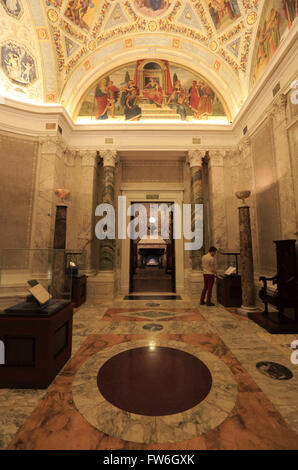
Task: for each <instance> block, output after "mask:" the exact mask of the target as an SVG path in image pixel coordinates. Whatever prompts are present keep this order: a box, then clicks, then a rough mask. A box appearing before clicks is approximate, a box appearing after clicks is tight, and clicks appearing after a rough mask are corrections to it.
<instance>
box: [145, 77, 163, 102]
mask: <svg viewBox="0 0 298 470" xmlns="http://www.w3.org/2000/svg"><path fill="white" fill-rule="evenodd" d="M144 97H145V98H146V99H147V100H148V101H149V102H150V103H155V104H156V106H158V107H161V104H162V88H161V86H160V84H159V83H158V81H157V80H156V78H154V77H150V82H149V83H147V85H146V86H145V89H144Z"/></svg>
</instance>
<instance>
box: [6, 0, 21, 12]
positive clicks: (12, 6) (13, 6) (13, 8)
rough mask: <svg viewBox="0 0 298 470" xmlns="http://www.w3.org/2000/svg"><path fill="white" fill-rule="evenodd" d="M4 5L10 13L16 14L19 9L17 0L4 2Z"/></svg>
mask: <svg viewBox="0 0 298 470" xmlns="http://www.w3.org/2000/svg"><path fill="white" fill-rule="evenodd" d="M4 3H5V4H6V6H7V8H8V10H9V11H10V12H11V13H17V12H18V11H19V9H20V5H19V2H18V0H6V1H5V2H4Z"/></svg>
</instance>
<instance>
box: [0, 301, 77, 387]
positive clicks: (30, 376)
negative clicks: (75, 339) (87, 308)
mask: <svg viewBox="0 0 298 470" xmlns="http://www.w3.org/2000/svg"><path fill="white" fill-rule="evenodd" d="M54 302H56V308H55V309H53V310H52V311H49V312H43V313H37V312H36V311H34V305H33V304H32V311H30V305H28V303H27V304H26V302H24V303H23V304H20V305H19V306H16V307H20V308H19V309H18V308H16V307H13V308H14V309H15V310H14V311H12V312H9V313H7V312H1V313H0V340H2V341H3V342H4V346H5V364H4V365H1V366H0V388H47V387H48V386H49V385H50V383H51V382H52V381H53V379H54V378H55V377H56V375H57V374H58V372H59V371H60V370H61V369H62V367H63V366H64V365H65V363H66V362H67V361H68V359H69V358H70V356H71V346H72V316H73V308H72V305H71V304H70V303H69V302H63V301H62V302H60V304H61V307H60V306H59V305H58V307H57V301H54ZM22 308H23V311H22Z"/></svg>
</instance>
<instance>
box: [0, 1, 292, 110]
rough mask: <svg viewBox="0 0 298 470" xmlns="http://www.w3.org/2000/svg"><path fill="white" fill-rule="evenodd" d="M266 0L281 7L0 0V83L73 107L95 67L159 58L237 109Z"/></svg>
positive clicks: (7, 89)
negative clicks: (196, 77) (204, 82)
mask: <svg viewBox="0 0 298 470" xmlns="http://www.w3.org/2000/svg"><path fill="white" fill-rule="evenodd" d="M270 2H271V3H272V6H273V7H275V6H276V5H275V4H280V5H279V8H282V1H281V0H280V1H279V0H231V1H225V0H200V1H198V0H184V1H183V0H167V1H166V0H161V1H158V0H0V31H1V32H0V45H1V64H0V65H1V68H0V86H1V89H2V92H3V93H5V94H7V95H10V96H14V97H17V98H21V99H26V100H30V101H32V102H37V103H61V104H63V105H64V106H65V107H66V108H67V109H68V111H69V112H70V114H74V113H75V109H76V108H77V106H78V103H79V100H80V98H81V97H82V95H83V93H84V92H85V91H86V90H87V89H88V87H90V85H91V84H92V83H93V82H94V81H95V80H96V78H97V77H99V76H100V75H102V74H104V73H108V72H109V70H112V69H115V68H116V67H118V66H120V65H123V64H125V63H131V62H133V61H135V60H137V59H140V58H161V59H167V60H171V61H172V62H175V63H177V64H179V65H182V66H185V67H187V68H189V69H192V70H194V71H196V72H198V73H200V74H201V75H202V76H205V77H206V78H207V79H208V80H209V82H210V83H211V84H212V85H213V87H214V89H216V90H218V92H219V93H220V95H221V96H222V97H223V99H224V100H225V102H226V103H228V106H229V110H230V113H231V115H235V114H236V112H237V111H238V110H239V108H240V107H241V105H242V104H243V102H244V100H245V99H246V97H247V95H248V93H249V91H250V88H251V86H252V68H253V62H254V61H253V59H254V57H255V55H256V50H257V30H258V25H259V23H260V19H261V16H262V14H263V13H262V12H263V10H264V9H265V8H266V5H267V6H268V4H269V3H270ZM284 21H285V19H284Z"/></svg>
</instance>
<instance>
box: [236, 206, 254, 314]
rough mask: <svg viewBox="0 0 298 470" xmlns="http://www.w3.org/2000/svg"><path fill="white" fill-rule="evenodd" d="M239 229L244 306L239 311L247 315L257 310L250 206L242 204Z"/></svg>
mask: <svg viewBox="0 0 298 470" xmlns="http://www.w3.org/2000/svg"><path fill="white" fill-rule="evenodd" d="M238 210H239V231H240V271H241V286H242V306H241V308H240V309H238V313H240V314H242V315H247V314H248V313H249V312H251V311H255V310H256V306H255V287H254V263H253V253H252V239H251V228H250V214H249V206H247V205H246V204H244V205H242V206H240V207H239V208H238Z"/></svg>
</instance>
